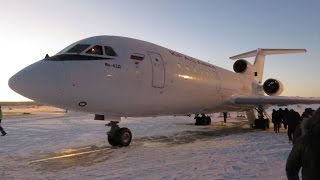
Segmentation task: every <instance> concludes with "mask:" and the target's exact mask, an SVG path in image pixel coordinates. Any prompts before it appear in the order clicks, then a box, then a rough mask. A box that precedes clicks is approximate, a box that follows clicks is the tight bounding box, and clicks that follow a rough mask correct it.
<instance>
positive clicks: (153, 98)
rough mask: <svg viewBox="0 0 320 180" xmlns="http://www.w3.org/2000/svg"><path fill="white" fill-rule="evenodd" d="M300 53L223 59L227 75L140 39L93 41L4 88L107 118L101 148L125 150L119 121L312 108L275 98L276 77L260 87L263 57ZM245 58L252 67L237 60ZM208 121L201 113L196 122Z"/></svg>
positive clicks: (127, 137)
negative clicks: (230, 67) (292, 106)
mask: <svg viewBox="0 0 320 180" xmlns="http://www.w3.org/2000/svg"><path fill="white" fill-rule="evenodd" d="M304 52H306V50H305V49H257V50H254V51H250V52H247V53H243V54H240V55H237V56H233V57H231V59H234V60H237V61H235V63H234V66H233V68H234V71H235V72H231V71H228V70H225V69H222V68H220V67H218V66H215V65H212V64H209V63H206V62H203V61H200V60H198V59H195V58H192V57H190V56H187V55H184V54H182V53H179V52H176V51H173V50H170V49H167V48H164V47H161V46H158V45H156V44H152V43H149V42H146V41H141V40H137V39H131V38H126V37H117V36H96V37H90V38H87V39H83V40H80V41H78V42H75V43H73V44H71V45H70V46H68V47H66V48H65V49H63V50H62V51H60V52H59V53H57V54H56V55H54V56H51V57H49V56H48V55H47V56H46V57H45V59H43V60H40V61H38V62H36V63H34V64H32V65H30V66H28V67H26V68H24V69H22V70H21V71H20V72H18V73H17V74H15V75H14V76H13V77H11V79H10V80H9V86H10V87H11V89H13V90H14V91H16V92H17V93H19V94H21V95H23V96H25V97H28V98H30V99H33V100H34V101H37V102H42V103H45V104H50V105H53V106H56V107H60V108H63V109H73V110H78V111H85V112H88V113H93V114H96V116H95V119H97V120H104V119H106V120H108V121H110V123H109V125H110V126H111V129H110V131H109V132H108V133H107V134H108V141H109V143H110V144H111V145H113V146H128V145H129V144H130V143H131V139H132V134H131V131H130V130H129V129H128V128H120V127H119V126H118V123H119V122H120V119H121V117H148V116H163V115H186V114H207V113H214V112H228V111H245V112H246V113H247V116H248V119H249V121H251V122H253V121H254V120H255V119H256V117H255V114H254V109H256V108H259V109H260V111H259V115H262V116H263V113H264V112H263V111H264V110H263V109H264V108H265V107H267V106H270V105H289V104H319V103H320V98H304V97H284V96H279V95H280V94H281V93H282V91H283V85H282V83H281V82H280V81H278V80H276V79H268V80H266V81H265V82H264V83H263V84H261V83H262V77H263V67H264V60H265V56H266V55H271V54H287V53H304ZM249 57H255V62H254V64H253V65H252V64H250V63H249V62H248V61H246V60H243V59H241V58H249ZM265 94H266V95H267V96H266V95H265ZM210 123H211V119H210V118H209V117H206V116H203V117H199V118H197V122H196V124H198V125H199V124H200V125H205V124H210Z"/></svg>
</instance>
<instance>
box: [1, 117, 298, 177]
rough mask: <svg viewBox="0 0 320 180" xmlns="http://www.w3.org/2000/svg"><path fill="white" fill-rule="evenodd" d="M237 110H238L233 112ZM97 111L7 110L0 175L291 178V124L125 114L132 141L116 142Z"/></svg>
mask: <svg viewBox="0 0 320 180" xmlns="http://www.w3.org/2000/svg"><path fill="white" fill-rule="evenodd" d="M233 117H234V116H233ZM92 119H93V115H88V114H84V113H78V112H68V113H66V114H65V113H63V112H62V111H56V112H54V113H48V114H37V115H25V116H12V117H7V118H6V117H5V118H4V120H3V123H2V125H3V127H4V128H5V130H6V131H7V132H8V135H7V136H5V137H0V179H1V180H2V179H286V176H285V162H286V158H287V156H288V154H289V152H290V150H291V148H292V145H291V144H289V143H288V140H287V136H286V134H285V132H282V133H280V134H274V133H273V132H272V130H269V131H259V130H251V129H250V128H249V127H248V125H247V122H246V120H243V119H237V118H231V119H229V121H228V123H227V124H223V123H222V122H221V121H222V119H220V118H217V115H215V117H214V122H213V124H212V125H211V126H207V127H203V126H194V125H193V123H194V120H193V117H156V118H153V117H150V118H127V119H125V118H123V119H122V122H121V123H120V126H121V127H128V128H130V129H131V131H132V133H133V136H134V139H133V142H132V144H131V146H130V147H125V148H111V147H110V146H109V145H108V143H107V140H106V135H105V134H106V131H107V130H108V129H107V128H106V127H105V126H104V124H105V122H103V121H94V120H92Z"/></svg>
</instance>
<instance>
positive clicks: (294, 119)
mask: <svg viewBox="0 0 320 180" xmlns="http://www.w3.org/2000/svg"><path fill="white" fill-rule="evenodd" d="M313 112H314V110H312V109H311V108H306V109H305V111H304V112H303V113H302V115H301V116H300V114H299V113H298V112H296V111H295V110H293V109H290V110H289V109H288V108H285V109H284V110H282V108H280V109H279V110H275V109H273V111H272V123H273V127H274V132H275V133H279V132H280V127H281V124H283V127H284V129H286V130H287V134H288V139H289V142H292V143H293V144H294V142H295V139H296V138H297V137H298V136H299V135H300V134H301V127H300V124H301V121H302V120H304V119H307V118H309V117H311V116H312V114H313Z"/></svg>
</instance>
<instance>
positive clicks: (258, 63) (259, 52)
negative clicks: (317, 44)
mask: <svg viewBox="0 0 320 180" xmlns="http://www.w3.org/2000/svg"><path fill="white" fill-rule="evenodd" d="M305 52H307V50H306V49H262V48H258V49H256V50H253V51H249V52H245V53H242V54H238V55H235V56H232V57H230V59H232V60H237V59H241V58H249V57H255V61H254V64H253V65H254V67H255V69H256V72H257V78H258V81H259V83H261V82H262V77H263V69H264V68H263V67H264V61H265V56H266V55H272V54H293V53H305Z"/></svg>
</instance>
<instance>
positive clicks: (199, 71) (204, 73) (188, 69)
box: [177, 63, 210, 77]
mask: <svg viewBox="0 0 320 180" xmlns="http://www.w3.org/2000/svg"><path fill="white" fill-rule="evenodd" d="M177 66H178V67H179V69H185V70H187V71H192V69H191V68H190V67H189V66H188V65H181V64H180V63H178V64H177ZM193 71H194V72H195V73H197V74H199V75H201V76H204V75H206V76H208V77H209V76H210V74H209V72H208V71H202V70H200V69H197V68H193Z"/></svg>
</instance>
